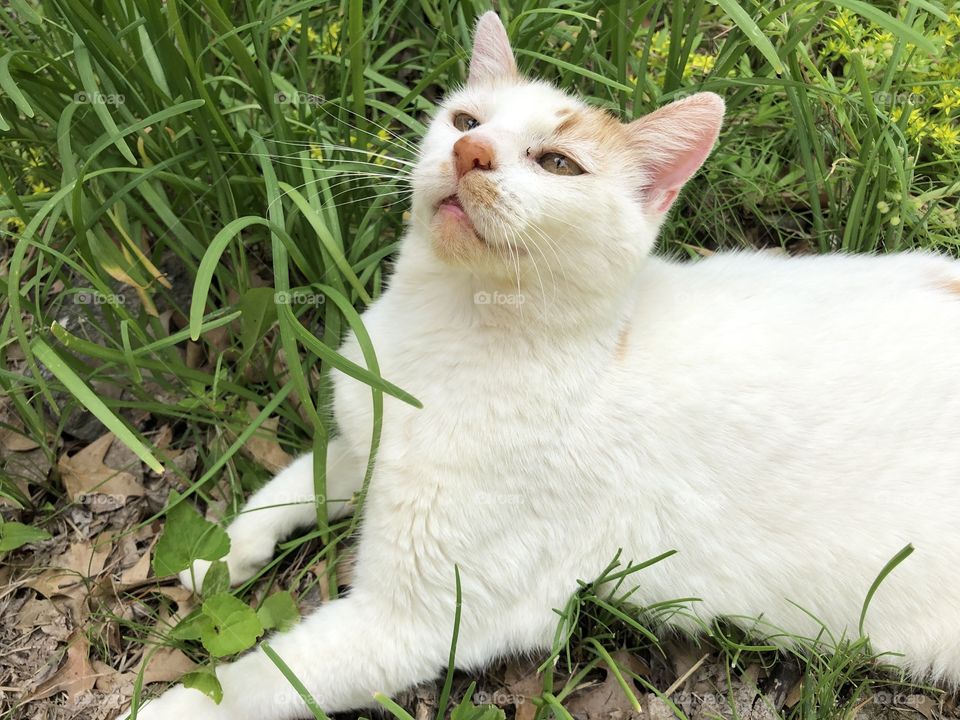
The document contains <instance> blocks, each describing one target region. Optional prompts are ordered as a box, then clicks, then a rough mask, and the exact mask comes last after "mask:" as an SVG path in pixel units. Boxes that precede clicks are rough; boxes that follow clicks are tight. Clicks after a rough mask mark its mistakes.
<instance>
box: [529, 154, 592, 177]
mask: <svg viewBox="0 0 960 720" xmlns="http://www.w3.org/2000/svg"><path fill="white" fill-rule="evenodd" d="M537 164H539V165H540V167H542V168H543V169H544V170H546V171H547V172H549V173H553V174H554V175H583V168H582V167H580V166H579V165H577V164H576V163H575V162H574V161H573V160H571V159H570V158H568V157H567V156H566V155H561V154H560V153H555V152H548V153H544V154H543V155H541V156H540V158H539V159H538V160H537Z"/></svg>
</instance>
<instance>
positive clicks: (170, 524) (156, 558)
mask: <svg viewBox="0 0 960 720" xmlns="http://www.w3.org/2000/svg"><path fill="white" fill-rule="evenodd" d="M179 499H180V495H179V494H178V493H177V492H176V491H173V492H171V493H170V500H169V501H168V503H167V504H168V507H170V506H172V507H170V509H169V510H168V511H167V523H166V525H164V527H163V534H162V535H161V536H160V539H159V540H158V541H157V547H156V549H155V550H154V552H153V571H154V572H155V573H156V574H157V575H158V576H159V577H165V576H167V575H173V574H174V573H178V572H180V571H181V570H186V569H187V568H188V567H190V565H192V564H193V561H194V560H219V559H220V558H222V557H223V556H224V555H226V554H227V553H228V552H229V551H230V538H229V536H228V535H227V533H226V531H225V530H224V529H223V528H222V527H220V526H219V525H215V524H213V523H211V522H207V521H206V520H204V519H203V518H202V517H201V516H200V513H199V512H197V510H196V509H195V508H194V507H193V506H192V505H190V503H187V502H178V500H179Z"/></svg>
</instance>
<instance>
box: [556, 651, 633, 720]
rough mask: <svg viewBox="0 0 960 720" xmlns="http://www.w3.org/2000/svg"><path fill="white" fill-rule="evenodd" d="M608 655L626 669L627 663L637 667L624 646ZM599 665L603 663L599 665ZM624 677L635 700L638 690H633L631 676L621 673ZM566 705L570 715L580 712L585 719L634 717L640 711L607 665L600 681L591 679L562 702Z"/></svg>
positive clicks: (613, 719)
mask: <svg viewBox="0 0 960 720" xmlns="http://www.w3.org/2000/svg"><path fill="white" fill-rule="evenodd" d="M611 657H612V658H613V659H614V661H615V662H616V663H617V665H618V666H619V667H621V668H625V669H630V668H631V667H640V666H641V665H642V664H641V665H637V663H639V662H640V661H639V660H636V659H635V658H634V657H633V656H632V655H631V654H630V653H628V652H626V651H625V650H618V651H616V652H615V653H611ZM601 667H604V666H603V665H601ZM623 677H624V681H625V682H626V684H627V686H628V687H629V688H630V691H631V692H632V693H633V697H634V698H635V699H636V700H637V703H638V704H639V698H640V694H639V693H638V692H637V688H636V686H635V685H634V684H633V680H632V679H631V678H630V677H629V676H628V675H627V674H626V673H624V675H623ZM566 709H567V710H568V711H569V712H570V714H571V715H574V716H578V715H579V716H582V717H584V718H585V720H636V719H638V718H642V717H643V715H642V713H640V712H637V711H636V710H635V709H634V707H633V703H631V702H630V698H628V697H627V696H626V694H625V693H624V689H623V688H622V687H621V686H620V683H619V682H618V681H617V678H616V675H614V674H613V672H612V671H611V670H610V669H609V668H607V677H606V678H605V679H604V680H603V682H600V683H594V684H593V685H592V686H590V687H586V688H584V689H583V690H580V691H578V692H577V693H575V694H574V695H573V697H572V698H571V699H570V702H569V703H567V704H566Z"/></svg>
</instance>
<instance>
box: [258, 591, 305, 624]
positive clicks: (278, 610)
mask: <svg viewBox="0 0 960 720" xmlns="http://www.w3.org/2000/svg"><path fill="white" fill-rule="evenodd" d="M257 617H259V618H260V622H261V623H263V627H264V628H265V629H266V630H288V629H289V628H291V627H293V626H294V625H296V624H297V621H298V620H299V619H300V608H298V607H297V603H296V601H295V600H294V599H293V595H291V594H290V593H289V591H287V590H281V591H280V592H276V593H274V594H273V595H271V596H270V597H268V598H267V599H266V600H264V601H263V604H262V605H261V606H260V609H258V610H257Z"/></svg>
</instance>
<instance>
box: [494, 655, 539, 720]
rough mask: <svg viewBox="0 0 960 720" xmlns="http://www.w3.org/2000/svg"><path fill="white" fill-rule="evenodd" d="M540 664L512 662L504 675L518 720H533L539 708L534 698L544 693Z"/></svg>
mask: <svg viewBox="0 0 960 720" xmlns="http://www.w3.org/2000/svg"><path fill="white" fill-rule="evenodd" d="M537 667H538V663H536V662H534V663H529V662H527V663H521V662H520V661H519V660H512V661H511V662H510V664H509V665H508V666H507V669H506V672H505V673H504V677H503V681H504V683H505V684H506V686H507V693H508V696H509V698H510V700H511V701H512V702H513V705H514V707H515V708H516V710H517V714H516V720H533V718H534V717H535V716H536V714H537V710H538V708H537V706H536V705H535V704H534V702H533V698H535V697H538V696H539V695H540V694H541V693H542V692H543V679H542V678H541V677H540V675H539V674H538V673H537Z"/></svg>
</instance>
